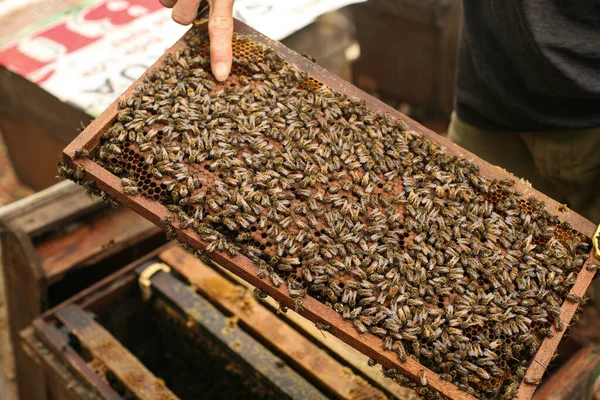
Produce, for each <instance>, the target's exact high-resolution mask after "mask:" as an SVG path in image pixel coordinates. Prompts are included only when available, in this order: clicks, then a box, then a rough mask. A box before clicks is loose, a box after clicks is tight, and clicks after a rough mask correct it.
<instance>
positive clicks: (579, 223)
mask: <svg viewBox="0 0 600 400" xmlns="http://www.w3.org/2000/svg"><path fill="white" fill-rule="evenodd" d="M196 29H203V28H202V27H200V28H196ZM235 30H236V32H238V33H240V34H243V35H246V36H249V37H250V38H251V40H252V41H254V42H257V43H261V44H263V45H265V46H268V47H271V48H273V49H275V50H276V51H277V52H278V53H279V54H280V55H282V56H283V58H284V59H285V60H286V61H287V62H288V63H290V64H293V65H295V66H297V67H298V68H299V69H301V70H303V71H305V72H307V73H308V75H309V76H310V83H311V85H314V87H319V86H320V85H326V86H327V87H330V88H331V89H333V90H335V91H337V92H338V93H341V94H345V95H347V96H349V97H354V98H359V99H364V100H365V102H366V104H367V105H368V107H369V108H371V109H373V110H379V111H383V112H385V113H387V114H390V115H391V116H393V117H394V118H397V119H399V120H402V121H404V123H405V124H406V125H407V126H408V127H409V129H414V130H417V131H420V132H423V133H424V135H425V137H426V138H428V139H430V140H432V141H434V142H437V143H440V144H442V145H443V146H445V147H446V148H447V151H448V153H449V154H454V155H458V156H461V157H463V158H466V159H468V160H470V161H472V162H473V163H474V164H476V165H477V166H478V167H479V168H480V174H481V175H483V176H485V177H487V178H490V179H504V178H508V179H514V177H512V176H511V175H510V174H508V173H506V172H504V171H502V170H501V169H499V168H496V167H493V166H491V165H489V164H488V163H486V162H484V161H483V160H481V159H479V158H477V157H476V156H474V155H473V154H471V153H469V152H467V151H465V150H464V149H462V148H460V147H458V146H455V145H453V144H451V143H449V142H448V141H447V140H445V139H444V138H442V137H440V136H439V135H437V134H435V133H434V132H431V131H429V130H427V129H426V128H424V127H423V126H421V125H419V124H418V123H416V122H414V121H412V120H410V119H409V118H407V117H406V116H404V115H402V114H400V113H399V112H397V111H396V110H394V109H392V108H390V107H388V106H386V105H385V104H383V103H381V102H380V101H378V100H376V99H374V98H373V97H371V96H369V95H367V94H366V93H364V92H362V91H360V90H358V89H357V88H355V87H354V86H352V85H350V84H348V83H346V82H343V81H341V80H340V79H338V78H336V77H335V76H334V75H332V74H330V73H328V72H327V71H325V70H323V69H322V68H320V67H318V66H317V65H315V64H313V63H312V62H310V61H308V60H307V59H305V58H304V57H302V56H300V55H298V54H296V53H294V52H292V51H290V50H289V49H287V48H285V47H284V46H282V45H281V44H280V43H278V42H274V41H272V40H270V39H268V38H266V37H264V36H262V35H260V34H259V33H257V32H256V31H254V30H252V29H251V28H248V27H247V26H245V25H243V24H242V23H239V22H236V25H235ZM184 46H185V43H184V42H183V41H179V42H177V43H176V44H175V45H174V46H173V47H172V48H171V49H170V50H169V51H168V52H167V54H168V53H172V54H173V53H175V52H176V51H177V50H178V49H181V48H183V47H184ZM238 51H239V49H238ZM242 51H243V49H242ZM165 55H166V54H165ZM163 62H164V57H163V58H161V59H160V60H159V61H158V62H157V63H156V64H155V65H154V66H153V67H151V68H150V69H149V71H151V70H152V69H153V68H155V67H157V66H160V65H161V64H162V63H163ZM233 73H234V75H235V73H236V70H235V69H234V71H233ZM141 79H143V77H142V78H140V80H138V81H136V82H135V83H134V85H132V87H131V88H130V89H128V91H126V92H125V93H124V94H123V96H122V97H121V98H122V99H126V98H128V96H130V95H131V93H132V90H133V88H134V87H135V86H136V85H137V84H138V83H140V81H141ZM117 109H118V104H117V102H115V103H114V104H112V105H111V106H110V107H109V108H108V109H107V110H106V111H105V112H104V113H103V114H102V115H101V116H100V117H98V118H97V119H96V120H95V121H94V122H93V123H92V124H91V125H90V126H89V127H88V128H87V129H86V130H84V132H82V134H81V135H79V136H78V137H77V138H76V139H75V140H74V141H73V142H72V143H71V144H70V145H69V146H68V147H67V148H66V149H65V151H64V161H65V163H66V164H67V165H69V166H72V167H74V166H76V165H79V164H81V165H83V166H84V167H85V172H84V174H85V177H84V179H86V180H91V181H94V182H95V184H96V187H97V188H98V189H100V190H102V191H104V192H106V193H107V194H108V195H109V196H111V197H113V198H115V199H116V200H118V201H119V202H121V203H123V204H124V205H126V206H127V207H130V208H132V209H133V210H134V211H136V212H138V213H139V214H141V215H142V216H144V217H145V218H147V219H149V220H150V221H152V222H153V223H155V224H156V225H158V226H163V227H164V224H163V223H162V222H161V219H162V218H163V217H165V216H168V215H169V214H171V212H170V211H168V210H167V209H166V208H165V207H164V206H163V205H161V204H160V202H159V200H160V193H158V192H159V191H158V189H157V188H158V187H159V183H157V182H153V181H152V179H150V178H147V180H148V182H147V183H146V184H147V185H148V186H146V187H145V188H144V187H142V190H143V191H145V192H144V193H145V194H146V196H147V197H142V196H127V195H125V194H124V193H123V192H122V187H121V181H120V179H119V178H118V177H117V176H115V175H113V174H112V173H110V172H109V171H108V170H106V169H104V168H103V167H101V166H100V165H98V164H97V163H95V162H94V161H93V160H90V159H88V158H79V157H76V156H75V152H76V150H78V149H85V150H88V151H89V152H90V153H91V152H93V151H94V149H95V148H96V147H97V146H98V145H99V143H100V140H101V135H102V134H103V133H104V132H105V131H106V130H107V129H108V128H109V127H110V126H111V124H112V123H113V121H114V120H115V118H116V114H117ZM135 154H136V153H135V152H134V151H132V152H131V154H130V155H127V157H128V158H130V159H131V163H132V166H133V165H134V164H138V163H139V155H137V156H136V155H135ZM205 173H206V177H207V179H209V180H210V179H211V174H212V173H211V172H210V171H208V170H206V172H205ZM214 178H216V177H215V176H213V177H212V179H214ZM514 188H515V189H516V190H518V191H519V192H521V193H522V198H523V199H525V198H527V197H528V196H534V197H535V198H536V199H538V200H540V201H542V202H544V203H545V205H546V209H547V211H548V212H549V213H550V214H552V215H557V216H558V217H559V218H560V220H561V221H564V222H569V223H570V224H571V226H572V227H573V230H574V231H577V232H579V233H581V234H583V235H585V236H587V237H588V238H589V237H591V235H592V234H593V231H594V226H593V225H592V224H591V223H590V222H589V221H586V220H585V219H584V218H582V217H581V216H579V215H577V214H575V213H573V212H570V211H567V212H566V213H565V212H560V211H559V204H557V203H556V202H554V201H553V200H551V199H549V198H548V197H546V196H544V195H543V194H541V193H539V192H537V191H535V190H533V189H532V188H531V187H529V186H528V185H527V184H526V183H525V182H520V181H518V180H517V182H516V184H515V186H514ZM395 190H397V188H396V189H395ZM523 206H525V207H526V206H527V202H526V200H523ZM173 226H174V228H175V232H176V234H177V237H178V239H179V240H181V241H182V242H184V243H187V244H189V245H190V246H192V247H193V248H196V249H202V248H205V247H206V243H205V242H203V241H202V240H201V239H200V237H199V235H198V234H197V233H195V232H194V231H193V230H191V229H180V228H179V225H178V222H174V223H173ZM563 234H571V232H566V231H565V232H563ZM257 235H258V234H257ZM410 239H411V238H410V237H409V238H408V239H407V241H409V240H410ZM256 240H257V242H259V243H260V242H261V238H260V237H257V238H256ZM264 245H265V247H266V243H264ZM210 257H211V258H212V259H213V260H214V261H215V262H217V263H218V264H220V265H222V266H224V267H226V268H228V269H229V270H231V271H232V272H233V273H235V274H236V275H238V276H240V277H242V278H244V279H245V280H247V281H248V282H250V283H252V284H253V285H254V286H256V287H257V288H259V289H261V290H262V291H264V292H266V293H267V294H269V295H271V296H272V297H274V298H275V299H276V300H278V301H280V302H281V303H282V304H284V305H286V306H289V307H293V306H294V299H292V298H291V297H290V296H289V292H288V289H287V288H286V287H285V285H282V286H280V287H279V288H276V287H274V286H273V285H272V284H271V282H270V281H269V280H268V279H259V278H258V277H257V267H256V265H255V264H253V263H252V262H251V261H250V260H249V259H248V258H246V257H244V256H242V255H238V256H235V257H232V256H230V255H228V254H227V253H225V252H219V251H215V252H214V253H211V255H210ZM592 261H593V256H592V257H590V259H588V261H587V263H590V262H592ZM593 275H594V273H593V272H591V271H588V270H587V269H585V268H582V269H581V272H580V273H579V275H578V279H577V282H576V283H575V285H574V286H573V287H572V289H571V293H573V294H575V295H578V296H581V295H583V294H584V293H585V291H586V289H587V287H588V286H589V283H590V282H591V279H592V277H593ZM303 308H304V311H303V312H302V315H304V316H305V317H307V318H309V319H311V320H313V321H314V322H320V323H324V324H329V325H331V332H332V333H333V334H334V335H336V336H338V337H339V338H341V339H342V340H344V341H346V342H347V343H349V344H350V345H352V346H353V347H356V348H357V349H359V350H360V351H362V352H363V353H365V354H366V355H368V356H370V357H371V358H373V359H375V360H376V361H378V362H379V363H380V364H382V365H383V366H385V367H387V368H392V367H393V368H396V369H398V370H399V371H401V372H402V373H403V374H404V375H406V376H408V377H409V378H411V379H413V380H415V381H418V380H419V376H418V373H419V370H425V371H426V373H427V377H428V385H429V386H430V387H431V388H433V389H435V390H437V391H438V392H440V393H442V394H444V395H446V396H447V397H450V398H470V396H469V395H467V394H466V393H465V392H463V391H461V390H459V389H458V388H457V387H456V386H454V385H453V384H451V383H449V382H446V381H444V380H442V379H440V378H439V376H437V375H436V374H435V373H433V372H432V371H429V370H427V368H425V367H423V366H422V365H421V364H419V363H418V362H416V361H415V360H413V359H411V358H409V359H408V360H407V362H405V363H401V362H400V361H399V359H398V357H397V355H396V354H395V353H394V352H391V351H384V350H383V349H382V340H381V339H379V338H378V337H376V336H374V335H371V334H368V333H367V334H363V335H361V334H359V333H358V332H357V331H356V330H355V328H354V327H353V326H352V323H351V322H349V321H346V320H344V319H343V318H342V317H341V315H339V314H338V313H336V312H335V311H333V310H332V309H330V308H328V307H326V306H325V305H324V304H323V303H321V302H319V301H317V300H315V299H313V298H311V297H308V296H307V297H306V298H305V299H304V302H303ZM576 309H577V304H575V303H570V302H565V303H564V304H563V305H562V308H561V321H562V322H563V324H564V325H565V326H567V325H568V322H569V321H570V320H571V318H572V317H573V315H574V313H575V311H576ZM563 334H564V331H561V332H556V334H555V336H554V337H552V338H546V339H545V340H544V341H543V343H542V345H541V347H540V348H539V350H538V352H537V355H536V357H535V362H532V364H531V366H530V367H529V369H528V372H527V375H526V376H527V377H532V378H540V377H541V376H542V375H543V372H544V366H547V365H548V363H549V362H550V360H551V358H552V356H553V354H554V352H555V349H556V347H557V346H558V343H559V341H560V339H561V337H562V335H563ZM534 390H535V386H533V385H526V384H521V386H520V389H519V392H518V398H522V399H526V398H530V397H531V395H532V394H533V391H534Z"/></svg>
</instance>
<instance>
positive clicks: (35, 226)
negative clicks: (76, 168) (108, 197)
mask: <svg viewBox="0 0 600 400" xmlns="http://www.w3.org/2000/svg"><path fill="white" fill-rule="evenodd" d="M101 207H104V203H103V202H102V200H101V199H99V198H93V199H92V198H90V197H89V196H88V195H87V194H86V193H85V189H84V188H82V187H80V186H78V185H76V184H74V183H73V182H71V181H62V182H59V183H57V184H56V185H53V186H50V187H49V188H47V189H44V190H42V191H39V192H37V193H34V194H32V195H31V196H27V197H25V198H24V199H21V200H18V201H16V202H14V203H11V204H9V205H7V206H4V207H2V208H0V220H10V221H12V223H13V225H14V226H16V227H18V228H19V229H21V230H22V231H23V232H25V233H26V234H27V235H29V236H37V235H39V234H41V233H44V232H47V231H50V230H52V229H53V228H54V227H56V226H57V225H59V224H61V223H62V222H64V221H65V220H68V219H75V218H76V217H78V216H80V215H82V214H85V213H89V212H91V211H93V210H97V209H99V208H101Z"/></svg>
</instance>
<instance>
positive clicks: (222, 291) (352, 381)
mask: <svg viewBox="0 0 600 400" xmlns="http://www.w3.org/2000/svg"><path fill="white" fill-rule="evenodd" d="M159 257H160V258H161V260H163V261H164V262H165V263H166V264H167V265H169V266H170V267H171V268H173V269H174V270H175V271H177V272H179V273H180V274H182V275H183V276H184V277H185V278H186V279H187V280H188V281H189V282H190V284H191V285H192V287H193V288H194V289H196V290H198V291H199V292H200V293H201V294H202V295H204V296H205V297H207V298H209V299H211V301H213V302H216V304H217V305H218V306H220V307H221V308H223V309H224V310H226V311H227V312H228V313H231V314H233V315H234V316H235V317H237V320H238V323H239V324H241V325H243V327H244V329H246V330H247V331H250V332H252V333H253V335H254V336H257V337H258V338H259V339H260V340H261V341H262V342H267V343H269V344H270V345H271V346H273V347H274V348H275V350H277V352H278V353H280V354H282V355H283V356H284V357H285V359H286V361H287V362H288V363H290V364H291V365H293V366H294V367H295V368H299V369H300V370H301V371H302V372H303V375H305V376H308V377H310V378H311V381H313V382H322V384H324V388H325V389H326V390H327V392H329V394H330V395H331V396H333V397H334V398H338V399H347V398H349V397H354V396H353V395H354V394H356V393H362V394H363V395H364V396H366V395H367V393H368V397H369V398H371V399H386V398H387V397H386V396H385V395H384V394H383V393H382V392H381V391H379V390H378V389H375V388H373V387H372V386H370V385H368V384H367V383H366V382H365V381H364V380H362V379H360V378H358V377H357V376H355V375H354V374H353V373H351V372H349V371H348V370H347V367H343V366H342V365H341V364H340V363H338V362H337V361H336V360H335V359H333V358H332V357H331V356H329V355H328V354H327V353H326V352H325V351H323V350H322V349H321V348H319V347H318V346H316V345H314V344H313V343H312V342H311V341H310V340H308V339H307V338H306V337H305V336H303V335H301V334H300V333H299V332H298V331H296V330H295V329H293V328H292V327H291V326H290V325H288V324H286V323H285V322H283V321H282V320H280V319H279V318H277V316H276V315H275V314H273V313H272V312H271V311H269V310H268V309H267V308H265V307H264V306H263V305H262V304H260V303H258V302H257V301H256V300H255V298H254V297H253V296H252V295H250V294H249V293H245V292H246V288H245V287H243V286H239V285H236V284H234V283H232V282H230V281H229V280H227V279H226V278H225V277H223V276H222V275H221V274H219V273H218V272H217V271H215V270H214V269H212V268H210V267H209V266H207V265H205V264H204V263H202V262H201V261H200V260H198V259H197V258H196V257H194V256H192V255H191V254H189V253H187V252H186V251H184V250H183V249H181V248H179V247H174V248H171V249H168V250H165V251H164V252H162V253H160V255H159Z"/></svg>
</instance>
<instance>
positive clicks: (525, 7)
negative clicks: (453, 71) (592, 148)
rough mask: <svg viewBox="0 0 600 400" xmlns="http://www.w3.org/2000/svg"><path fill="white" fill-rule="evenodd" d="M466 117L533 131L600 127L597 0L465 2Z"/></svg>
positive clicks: (460, 81) (460, 107) (460, 97)
mask: <svg viewBox="0 0 600 400" xmlns="http://www.w3.org/2000/svg"><path fill="white" fill-rule="evenodd" d="M463 7H464V20H463V28H462V33H461V43H460V51H459V61H458V76H457V83H456V110H457V113H458V115H459V117H460V118H461V119H463V120H464V121H465V122H467V123H470V124H471V125H475V126H478V127H481V128H487V129H495V130H508V131H533V130H558V129H582V128H590V127H600V0H464V1H463Z"/></svg>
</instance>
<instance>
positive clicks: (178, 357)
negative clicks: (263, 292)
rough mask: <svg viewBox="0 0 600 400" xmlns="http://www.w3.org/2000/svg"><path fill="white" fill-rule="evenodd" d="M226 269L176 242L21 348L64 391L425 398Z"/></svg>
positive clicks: (54, 317)
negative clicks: (333, 346) (298, 321)
mask: <svg viewBox="0 0 600 400" xmlns="http://www.w3.org/2000/svg"><path fill="white" fill-rule="evenodd" d="M166 268H168V269H169V270H168V271H167V270H166ZM220 272H221V273H220ZM220 272H219V270H218V269H213V268H211V267H209V266H207V265H205V264H203V263H202V262H201V261H199V260H198V259H196V258H195V257H194V256H192V255H190V254H188V253H186V252H185V251H183V250H182V249H181V248H179V247H178V246H177V244H176V243H171V244H168V245H166V246H164V247H162V248H160V249H157V250H156V251H153V252H151V253H150V254H148V255H146V256H144V257H142V258H140V259H139V260H136V261H135V262H133V263H131V265H129V266H127V267H125V268H123V269H122V270H120V271H118V272H117V273H115V274H113V275H112V276H110V277H108V278H106V279H105V280H103V281H101V282H98V283H97V284H95V285H93V286H92V287H90V288H89V289H87V290H85V291H83V292H81V293H80V294H78V295H76V296H74V297H73V298H71V299H68V300H67V301H66V302H64V303H63V304H61V305H59V306H58V307H56V308H54V309H52V310H50V311H48V312H47V313H45V314H44V315H43V316H41V317H39V318H37V319H36V320H35V321H34V322H33V325H32V326H31V327H29V328H27V329H25V330H24V331H22V332H21V338H22V343H23V346H24V347H25V348H26V350H27V351H26V353H27V354H29V355H30V357H32V359H34V360H37V361H38V362H39V363H40V364H42V365H43V369H44V370H45V371H46V377H45V379H46V380H47V381H48V382H50V384H49V385H48V386H49V388H50V393H52V394H53V395H56V394H59V393H60V396H61V397H60V398H68V399H83V398H85V399H89V398H100V396H101V398H114V399H120V398H128V397H127V396H130V395H133V396H135V397H136V398H139V399H166V398H181V399H196V398H200V397H203V396H206V397H207V398H242V397H244V396H245V395H248V393H253V394H254V395H253V398H292V399H306V398H311V399H312V398H314V399H317V398H323V399H325V398H337V399H350V398H352V399H386V398H390V397H391V398H400V399H406V398H416V397H415V396H414V394H411V393H410V391H409V390H407V389H402V388H399V387H398V386H397V385H396V384H395V383H393V382H392V381H391V380H389V379H387V378H384V377H383V376H382V375H381V374H374V373H373V372H376V371H368V370H373V368H371V367H367V365H366V360H364V359H363V360H362V361H361V362H360V363H356V362H353V361H346V360H341V361H339V359H338V358H336V357H334V356H332V355H330V354H329V353H328V351H327V348H326V347H325V346H320V345H317V344H314V343H313V342H312V341H311V339H310V335H307V334H306V333H303V332H302V331H301V330H300V329H299V328H295V327H294V326H293V325H290V324H288V323H286V322H284V321H283V320H281V319H280V318H279V317H278V315H277V311H276V309H275V308H271V307H269V306H268V305H267V304H264V303H261V302H260V301H259V300H258V299H257V298H256V297H255V296H254V295H253V294H252V292H251V290H248V288H247V287H245V286H244V285H241V284H239V283H235V282H232V281H231V280H229V279H228V277H227V276H226V275H224V271H220ZM316 334H317V335H320V334H321V333H320V332H317V333H316ZM340 354H341V357H347V356H348V354H350V353H348V352H346V351H345V350H342V351H341V352H340ZM65 367H66V368H65ZM371 376H372V377H373V378H374V379H371Z"/></svg>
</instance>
